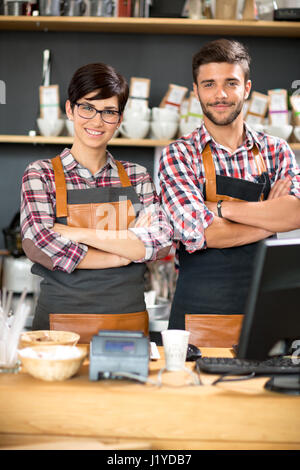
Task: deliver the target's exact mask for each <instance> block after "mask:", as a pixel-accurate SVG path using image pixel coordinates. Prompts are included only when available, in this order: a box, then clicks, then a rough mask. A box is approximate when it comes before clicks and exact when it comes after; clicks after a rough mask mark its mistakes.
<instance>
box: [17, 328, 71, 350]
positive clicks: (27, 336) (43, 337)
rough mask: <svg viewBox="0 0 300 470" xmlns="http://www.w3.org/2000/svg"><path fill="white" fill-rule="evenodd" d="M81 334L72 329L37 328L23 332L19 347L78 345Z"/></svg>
mask: <svg viewBox="0 0 300 470" xmlns="http://www.w3.org/2000/svg"><path fill="white" fill-rule="evenodd" d="M79 338H80V335H78V334H77V333H73V332H72V331H56V330H37V331H28V332H26V333H22V334H21V337H20V342H19V348H20V349H21V348H28V347H31V346H42V345H45V346H55V345H65V346H76V344H77V343H78V341H79Z"/></svg>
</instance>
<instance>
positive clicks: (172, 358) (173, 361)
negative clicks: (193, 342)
mask: <svg viewBox="0 0 300 470" xmlns="http://www.w3.org/2000/svg"><path fill="white" fill-rule="evenodd" d="M161 336H162V341H163V346H164V353H165V362H166V369H167V370H170V371H176V370H182V369H184V367H185V361H186V353H187V349H188V344H189V337H190V332H189V331H186V330H164V331H162V332H161Z"/></svg>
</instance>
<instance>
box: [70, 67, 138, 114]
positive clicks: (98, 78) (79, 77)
mask: <svg viewBox="0 0 300 470" xmlns="http://www.w3.org/2000/svg"><path fill="white" fill-rule="evenodd" d="M93 91H95V96H93V97H92V98H89V99H91V100H105V99H106V98H111V97H112V96H117V98H118V103H119V111H120V112H123V111H124V108H125V105H126V102H127V99H128V94H129V89H128V83H127V81H126V79H125V78H124V77H123V76H122V75H121V74H119V73H118V72H116V70H115V69H114V68H113V67H112V66H111V65H106V64H103V63H101V62H99V63H96V64H88V65H84V66H83V67H80V68H79V69H78V70H76V72H75V73H74V75H73V77H72V79H71V82H70V84H69V87H68V98H69V100H70V103H71V108H72V109H73V107H74V106H75V103H76V102H77V101H78V100H79V99H80V98H82V97H83V96H85V95H87V94H89V93H92V92H93Z"/></svg>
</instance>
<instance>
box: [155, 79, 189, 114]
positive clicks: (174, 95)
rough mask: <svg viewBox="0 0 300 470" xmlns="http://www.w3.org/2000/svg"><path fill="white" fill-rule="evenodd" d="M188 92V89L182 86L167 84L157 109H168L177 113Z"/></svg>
mask: <svg viewBox="0 0 300 470" xmlns="http://www.w3.org/2000/svg"><path fill="white" fill-rule="evenodd" d="M187 92H188V89H187V88H186V87H184V86H180V85H174V84H173V83H170V84H169V87H168V90H167V92H166V94H165V96H164V97H163V99H162V101H161V103H160V105H159V107H160V108H170V109H174V110H176V111H177V112H179V111H180V106H181V104H182V102H183V100H184V98H185V96H186V94H187Z"/></svg>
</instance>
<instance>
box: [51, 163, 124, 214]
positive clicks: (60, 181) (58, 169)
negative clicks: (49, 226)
mask: <svg viewBox="0 0 300 470" xmlns="http://www.w3.org/2000/svg"><path fill="white" fill-rule="evenodd" d="M116 165H117V168H118V173H119V178H120V181H121V185H122V187H124V188H125V187H128V186H131V182H130V179H129V176H128V175H127V173H126V170H125V168H124V166H123V165H122V163H121V162H119V161H117V160H116ZM52 166H53V170H54V180H55V187H56V217H57V218H58V217H67V216H68V207H67V186H66V180H65V174H64V168H63V165H62V162H61V158H60V156H59V155H57V156H56V157H55V158H52Z"/></svg>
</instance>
